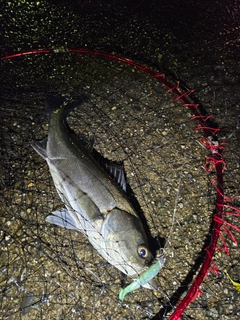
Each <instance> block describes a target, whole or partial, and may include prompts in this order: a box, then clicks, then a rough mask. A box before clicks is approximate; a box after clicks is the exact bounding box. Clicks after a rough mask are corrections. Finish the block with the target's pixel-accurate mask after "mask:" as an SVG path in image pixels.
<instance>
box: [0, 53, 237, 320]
mask: <svg viewBox="0 0 240 320" xmlns="http://www.w3.org/2000/svg"><path fill="white" fill-rule="evenodd" d="M53 53H55V54H57V53H73V54H78V55H84V54H85V55H95V56H101V57H104V58H107V59H109V60H117V61H120V62H122V63H124V64H128V65H131V66H134V67H136V68H137V69H139V70H141V71H143V72H146V73H148V74H149V75H150V76H151V77H152V78H154V79H156V80H157V81H158V82H160V83H162V84H163V85H164V86H165V88H166V92H167V93H172V94H173V101H174V102H179V104H180V106H182V107H187V108H188V109H189V110H190V111H191V113H192V117H191V118H190V120H191V121H196V123H197V124H196V127H195V130H196V131H202V133H203V137H201V138H200V139H199V143H200V144H201V145H202V146H203V147H204V148H205V149H206V150H207V151H208V153H209V155H207V156H206V163H205V165H204V169H205V172H206V174H207V175H208V174H209V173H210V172H213V171H215V177H214V178H212V179H211V180H210V182H211V183H212V185H213V186H214V187H215V188H216V204H215V210H214V212H213V215H212V225H213V228H212V237H211V241H210V244H209V245H208V246H207V247H205V248H204V250H205V251H206V254H205V258H204V261H203V263H202V266H201V268H200V270H199V272H198V274H197V276H196V277H195V279H194V280H193V283H192V285H191V286H190V288H189V289H188V291H187V293H186V295H185V297H184V299H183V300H181V301H179V303H178V304H177V306H176V308H175V311H174V312H173V314H172V315H171V316H170V317H169V318H168V319H169V320H180V319H181V315H182V313H183V312H184V310H185V309H186V308H187V306H188V305H189V304H190V303H191V302H192V301H194V300H195V299H196V298H197V296H199V295H202V292H201V290H200V289H199V287H200V286H201V284H202V282H203V280H204V278H205V277H206V276H207V275H208V274H209V272H210V271H211V270H214V272H215V273H216V274H217V273H218V269H217V267H216V265H215V263H214V262H213V256H214V253H215V251H216V250H221V251H224V252H225V253H226V254H227V255H229V254H230V252H229V248H228V246H227V244H226V241H225V237H224V235H223V232H224V233H225V234H226V235H227V236H229V238H230V239H231V240H232V241H233V242H234V243H235V244H238V242H237V240H236V239H235V237H234V235H233V234H232V232H231V230H230V229H231V228H233V229H235V230H237V231H240V227H238V226H235V225H233V224H231V223H229V222H227V221H226V220H225V219H224V215H233V216H238V217H240V209H238V208H236V207H234V206H232V205H231V204H230V203H231V201H233V200H234V197H232V198H228V197H226V196H225V195H224V188H223V171H224V169H225V167H226V163H225V161H224V159H223V156H222V151H223V150H224V145H225V142H219V141H218V139H217V132H219V131H220V128H218V127H214V126H213V125H212V124H211V123H210V121H209V119H210V118H211V116H209V115H202V114H201V113H200V111H199V108H198V107H199V104H198V103H193V102H192V101H191V100H190V99H189V96H190V95H191V94H192V93H193V92H194V90H186V91H184V90H183V89H182V88H181V86H180V81H177V82H176V83H175V84H172V83H171V82H170V81H168V80H167V79H166V76H165V74H160V73H157V72H155V71H153V70H152V69H150V68H149V67H147V66H143V65H140V64H138V63H136V62H134V61H133V60H130V59H126V58H122V57H119V56H116V55H113V54H108V53H104V52H101V51H94V50H88V49H68V48H56V49H37V50H31V51H25V52H19V53H15V54H11V55H7V56H4V57H2V58H1V60H2V61H3V60H7V59H13V58H17V57H21V56H27V55H35V54H53ZM222 231H223V232H222ZM219 238H220V239H221V240H222V242H223V247H218V246H217V242H218V239H219Z"/></svg>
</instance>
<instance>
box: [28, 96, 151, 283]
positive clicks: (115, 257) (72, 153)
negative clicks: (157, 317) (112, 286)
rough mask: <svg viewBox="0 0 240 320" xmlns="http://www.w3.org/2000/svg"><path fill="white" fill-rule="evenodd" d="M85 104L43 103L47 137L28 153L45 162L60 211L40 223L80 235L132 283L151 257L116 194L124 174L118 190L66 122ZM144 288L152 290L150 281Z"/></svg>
mask: <svg viewBox="0 0 240 320" xmlns="http://www.w3.org/2000/svg"><path fill="white" fill-rule="evenodd" d="M85 99H86V98H85V97H79V98H78V99H75V100H68V99H67V98H63V97H57V98H56V97H52V98H49V99H48V101H47V108H48V116H49V128H48V137H47V138H46V139H44V140H43V141H42V142H41V143H35V144H34V145H33V148H34V149H35V150H36V151H37V152H38V153H39V154H40V155H41V156H42V157H43V158H44V159H45V160H46V161H47V164H48V166H49V170H50V172H51V175H52V178H53V181H54V184H55V187H56V190H57V192H58V194H59V196H60V198H61V200H62V201H63V203H64V205H65V208H63V209H62V210H58V211H55V212H53V213H52V214H51V215H49V216H48V217H47V218H46V221H47V222H50V223H53V224H55V225H58V226H61V227H65V228H67V229H72V230H77V231H80V232H82V233H83V234H85V235H86V236H87V237H88V240H89V242H90V243H91V244H92V245H93V247H94V248H95V249H96V250H97V252H98V253H99V254H100V255H101V256H102V257H103V258H105V259H106V260H107V261H108V262H109V263H110V264H112V265H113V266H115V267H116V268H118V269H119V270H120V271H122V272H123V273H125V274H126V275H128V276H129V277H131V278H136V277H137V276H138V275H139V274H140V273H142V272H143V271H144V270H146V269H147V268H148V266H150V265H151V263H152V261H153V255H152V253H151V252H150V249H149V247H148V243H147V238H146V235H145V232H144V229H143V226H142V224H141V221H140V219H139V217H138V215H137V213H136V211H135V209H134V208H133V206H132V204H131V203H130V201H129V200H128V198H127V196H126V194H125V192H124V191H123V190H122V189H124V188H125V187H124V186H125V184H126V181H125V178H124V174H120V181H121V185H122V188H120V187H119V185H118V184H117V183H116V181H114V180H115V179H112V178H111V177H110V175H109V174H108V173H107V172H106V170H104V169H103V168H102V166H100V164H99V163H98V162H97V161H96V160H95V158H94V157H93V155H92V152H91V150H92V147H89V144H87V143H86V141H84V139H81V138H79V137H78V136H77V135H76V134H75V133H74V132H73V130H71V129H70V128H69V126H68V124H67V122H66V117H67V115H68V114H69V112H70V111H71V110H73V109H74V108H76V107H78V106H79V105H81V104H82V103H83V102H84V100H85ZM113 171H114V170H113ZM144 287H146V288H149V289H154V288H156V287H157V286H156V282H155V280H154V279H152V280H151V281H149V282H148V283H146V284H144Z"/></svg>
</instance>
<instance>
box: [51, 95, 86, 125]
mask: <svg viewBox="0 0 240 320" xmlns="http://www.w3.org/2000/svg"><path fill="white" fill-rule="evenodd" d="M86 100H87V98H86V96H84V95H81V96H79V97H77V98H69V97H66V96H65V97H63V96H48V97H47V99H46V102H47V116H48V119H49V120H50V119H51V118H52V115H53V114H54V115H57V116H58V118H59V120H65V119H66V117H67V116H68V114H69V113H70V112H71V111H72V110H73V109H75V108H76V107H78V106H79V105H81V104H82V103H83V102H84V101H86Z"/></svg>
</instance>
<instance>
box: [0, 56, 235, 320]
mask: <svg viewBox="0 0 240 320" xmlns="http://www.w3.org/2000/svg"><path fill="white" fill-rule="evenodd" d="M2 63H3V77H6V79H7V80H6V81H5V84H4V85H3V87H2V99H1V119H0V121H1V154H2V157H1V194H2V206H1V211H2V214H1V218H0V219H1V233H0V241H1V255H0V261H1V274H0V286H1V296H0V304H1V310H2V314H3V318H4V319H26V318H28V319H50V318H51V319H79V318H80V319H154V318H157V319H165V318H166V319H168V318H169V317H170V316H171V314H173V312H174V310H175V309H177V308H178V305H179V302H180V300H182V299H183V297H184V296H185V295H186V293H187V290H188V288H189V287H190V286H191V284H192V283H193V281H194V278H195V276H196V275H197V273H198V271H199V269H200V267H201V265H202V262H203V259H204V256H205V254H206V252H207V250H206V246H207V245H208V244H209V238H211V235H212V233H213V230H214V229H213V224H212V216H213V212H214V210H215V205H216V195H217V190H216V185H214V183H213V181H214V180H213V179H214V177H215V176H216V172H215V169H214V166H213V168H211V165H212V162H211V161H210V162H209V158H206V156H209V149H208V148H207V146H206V142H204V141H206V140H201V139H202V138H203V132H202V130H201V128H200V129H199V130H195V129H196V121H190V120H189V118H190V117H191V116H192V115H191V112H190V110H189V109H188V108H187V107H184V106H181V105H180V103H179V101H177V100H176V99H173V94H172V92H171V90H170V91H169V92H167V90H166V87H165V86H163V85H162V83H161V82H159V81H157V79H156V78H154V77H152V76H151V75H149V73H146V72H144V68H143V69H142V70H141V69H139V68H136V66H134V64H127V63H126V61H125V62H123V61H121V60H117V59H115V60H114V59H113V60H109V59H107V58H106V57H104V56H96V55H93V54H87V55H74V54H70V53H60V54H50V55H47V54H42V55H31V56H25V57H24V56H22V57H19V58H16V59H6V60H4V61H2ZM12 63H14V66H15V67H14V69H13V68H11V69H12V70H15V71H16V72H15V74H11V75H10V76H9V74H8V66H9V65H10V64H12ZM190 82H191V81H190ZM194 85H196V83H194V82H193V86H194ZM196 89H197V90H196V95H197V94H198V95H199V96H201V99H202V101H203V103H204V105H205V106H206V108H207V109H208V111H210V112H211V116H212V118H213V119H214V121H215V122H216V123H217V124H218V126H219V127H220V128H221V130H220V132H219V133H218V136H219V141H220V142H223V141H227V144H226V145H225V146H224V150H223V158H224V161H225V163H226V164H227V167H226V169H225V170H224V173H223V176H224V192H225V196H226V200H227V201H225V202H224V203H225V207H224V210H225V211H224V217H223V218H224V221H222V222H224V224H223V226H222V231H221V233H220V240H219V242H218V247H219V250H217V251H216V253H215V255H214V259H213V261H212V264H211V267H210V269H209V270H208V271H209V274H208V276H206V277H205V278H204V282H203V283H202V284H201V287H200V288H199V290H198V291H197V294H196V296H195V297H192V298H193V299H192V300H193V301H192V303H191V304H190V305H189V306H188V307H187V309H186V310H185V311H184V313H183V315H182V319H193V318H194V319H196V320H198V319H199V320H200V319H201V320H204V319H223V320H224V319H229V317H230V316H232V315H234V316H237V315H239V314H240V311H239V305H240V303H239V302H240V301H239V293H238V292H237V290H235V289H234V288H233V286H232V284H231V282H230V281H229V279H227V278H226V276H225V274H224V270H227V271H228V272H229V274H230V275H231V277H232V278H233V279H235V280H236V281H237V280H239V276H238V275H239V254H238V249H237V240H239V233H238V231H239V229H238V227H237V226H239V211H238V210H237V207H239V201H240V199H239V191H238V190H239V182H240V174H239V151H238V145H239V132H240V131H239V122H238V118H236V109H235V107H236V103H235V102H236V98H235V99H234V93H233V92H231V96H232V97H233V98H232V101H230V102H229V101H226V100H224V94H223V96H221V93H219V92H217V94H216V93H213V92H211V93H210V94H209V92H208V94H204V88H202V87H200V88H198V87H197V88H196ZM83 93H84V94H85V95H86V96H87V97H88V100H87V101H86V102H84V103H83V104H82V105H81V107H79V108H77V109H76V110H75V111H73V112H71V114H70V115H69V117H68V123H69V125H70V127H71V128H72V129H74V131H75V132H76V133H77V134H81V135H82V134H84V135H85V136H87V137H89V139H90V138H91V137H94V148H95V149H96V150H97V151H99V152H100V153H101V154H102V155H103V156H104V157H106V158H108V159H109V160H112V161H123V162H124V168H125V171H126V175H127V179H128V183H129V185H130V186H131V188H132V190H133V192H134V195H135V197H136V198H137V200H138V202H139V205H140V207H141V209H142V211H143V213H144V216H145V218H146V221H147V225H148V228H149V230H150V232H151V235H152V237H157V236H159V237H160V238H164V239H165V242H166V244H165V251H166V254H167V259H166V262H165V265H164V268H163V269H162V270H161V272H160V273H159V275H158V276H157V281H158V283H159V285H160V288H159V290H154V291H151V290H148V289H144V288H140V289H138V290H137V291H134V292H133V293H131V294H129V295H128V296H127V297H126V298H125V300H124V302H123V303H120V302H119V300H118V293H119V290H120V288H121V286H122V285H126V284H128V283H130V282H131V279H129V278H124V277H123V276H122V275H121V274H120V272H119V271H118V270H117V269H116V268H114V266H111V265H109V264H108V263H107V262H106V261H105V260H104V259H103V258H101V257H100V256H99V255H98V254H97V252H96V251H95V250H94V249H93V248H92V247H91V246H90V244H89V243H88V240H87V239H86V238H85V237H84V235H82V234H81V233H79V232H76V231H70V230H65V229H64V228H60V227H56V226H53V225H50V224H48V223H47V222H45V218H46V216H47V215H49V214H50V212H52V211H54V210H57V209H60V208H61V207H62V206H63V205H62V203H61V201H60V199H59V197H58V195H57V192H56V190H55V187H54V185H53V182H52V179H51V176H50V173H49V170H48V167H47V164H46V163H45V161H44V160H43V159H42V158H40V157H39V155H38V154H37V153H36V152H35V151H34V150H33V148H32V146H31V144H32V142H33V141H36V140H40V139H42V138H44V137H45V136H46V135H47V131H48V126H47V123H48V120H47V117H46V110H45V96H46V94H68V95H72V96H78V95H81V94H83ZM237 108H239V106H237ZM223 115H224V117H223ZM199 139H200V140H199ZM206 162H207V164H206ZM210 169H211V170H210ZM206 171H207V173H208V174H206ZM207 254H208V252H207ZM194 298H196V299H194ZM230 306H231V307H230Z"/></svg>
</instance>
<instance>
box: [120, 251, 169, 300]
mask: <svg viewBox="0 0 240 320" xmlns="http://www.w3.org/2000/svg"><path fill="white" fill-rule="evenodd" d="M164 262H165V255H162V256H160V257H159V258H158V259H157V260H156V262H155V263H153V264H152V265H151V266H150V267H149V268H148V269H147V270H146V271H144V272H143V273H141V275H140V276H139V277H138V278H137V279H136V280H134V281H133V282H132V283H130V284H129V285H128V286H127V287H126V288H124V289H121V290H120V292H119V300H121V301H123V299H124V297H125V296H126V294H128V293H130V292H132V291H134V290H136V289H138V288H140V287H141V286H143V285H144V284H145V283H148V282H149V281H150V280H152V279H153V278H154V277H155V276H156V275H157V274H158V272H159V271H160V270H161V269H162V267H163V265H164Z"/></svg>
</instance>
